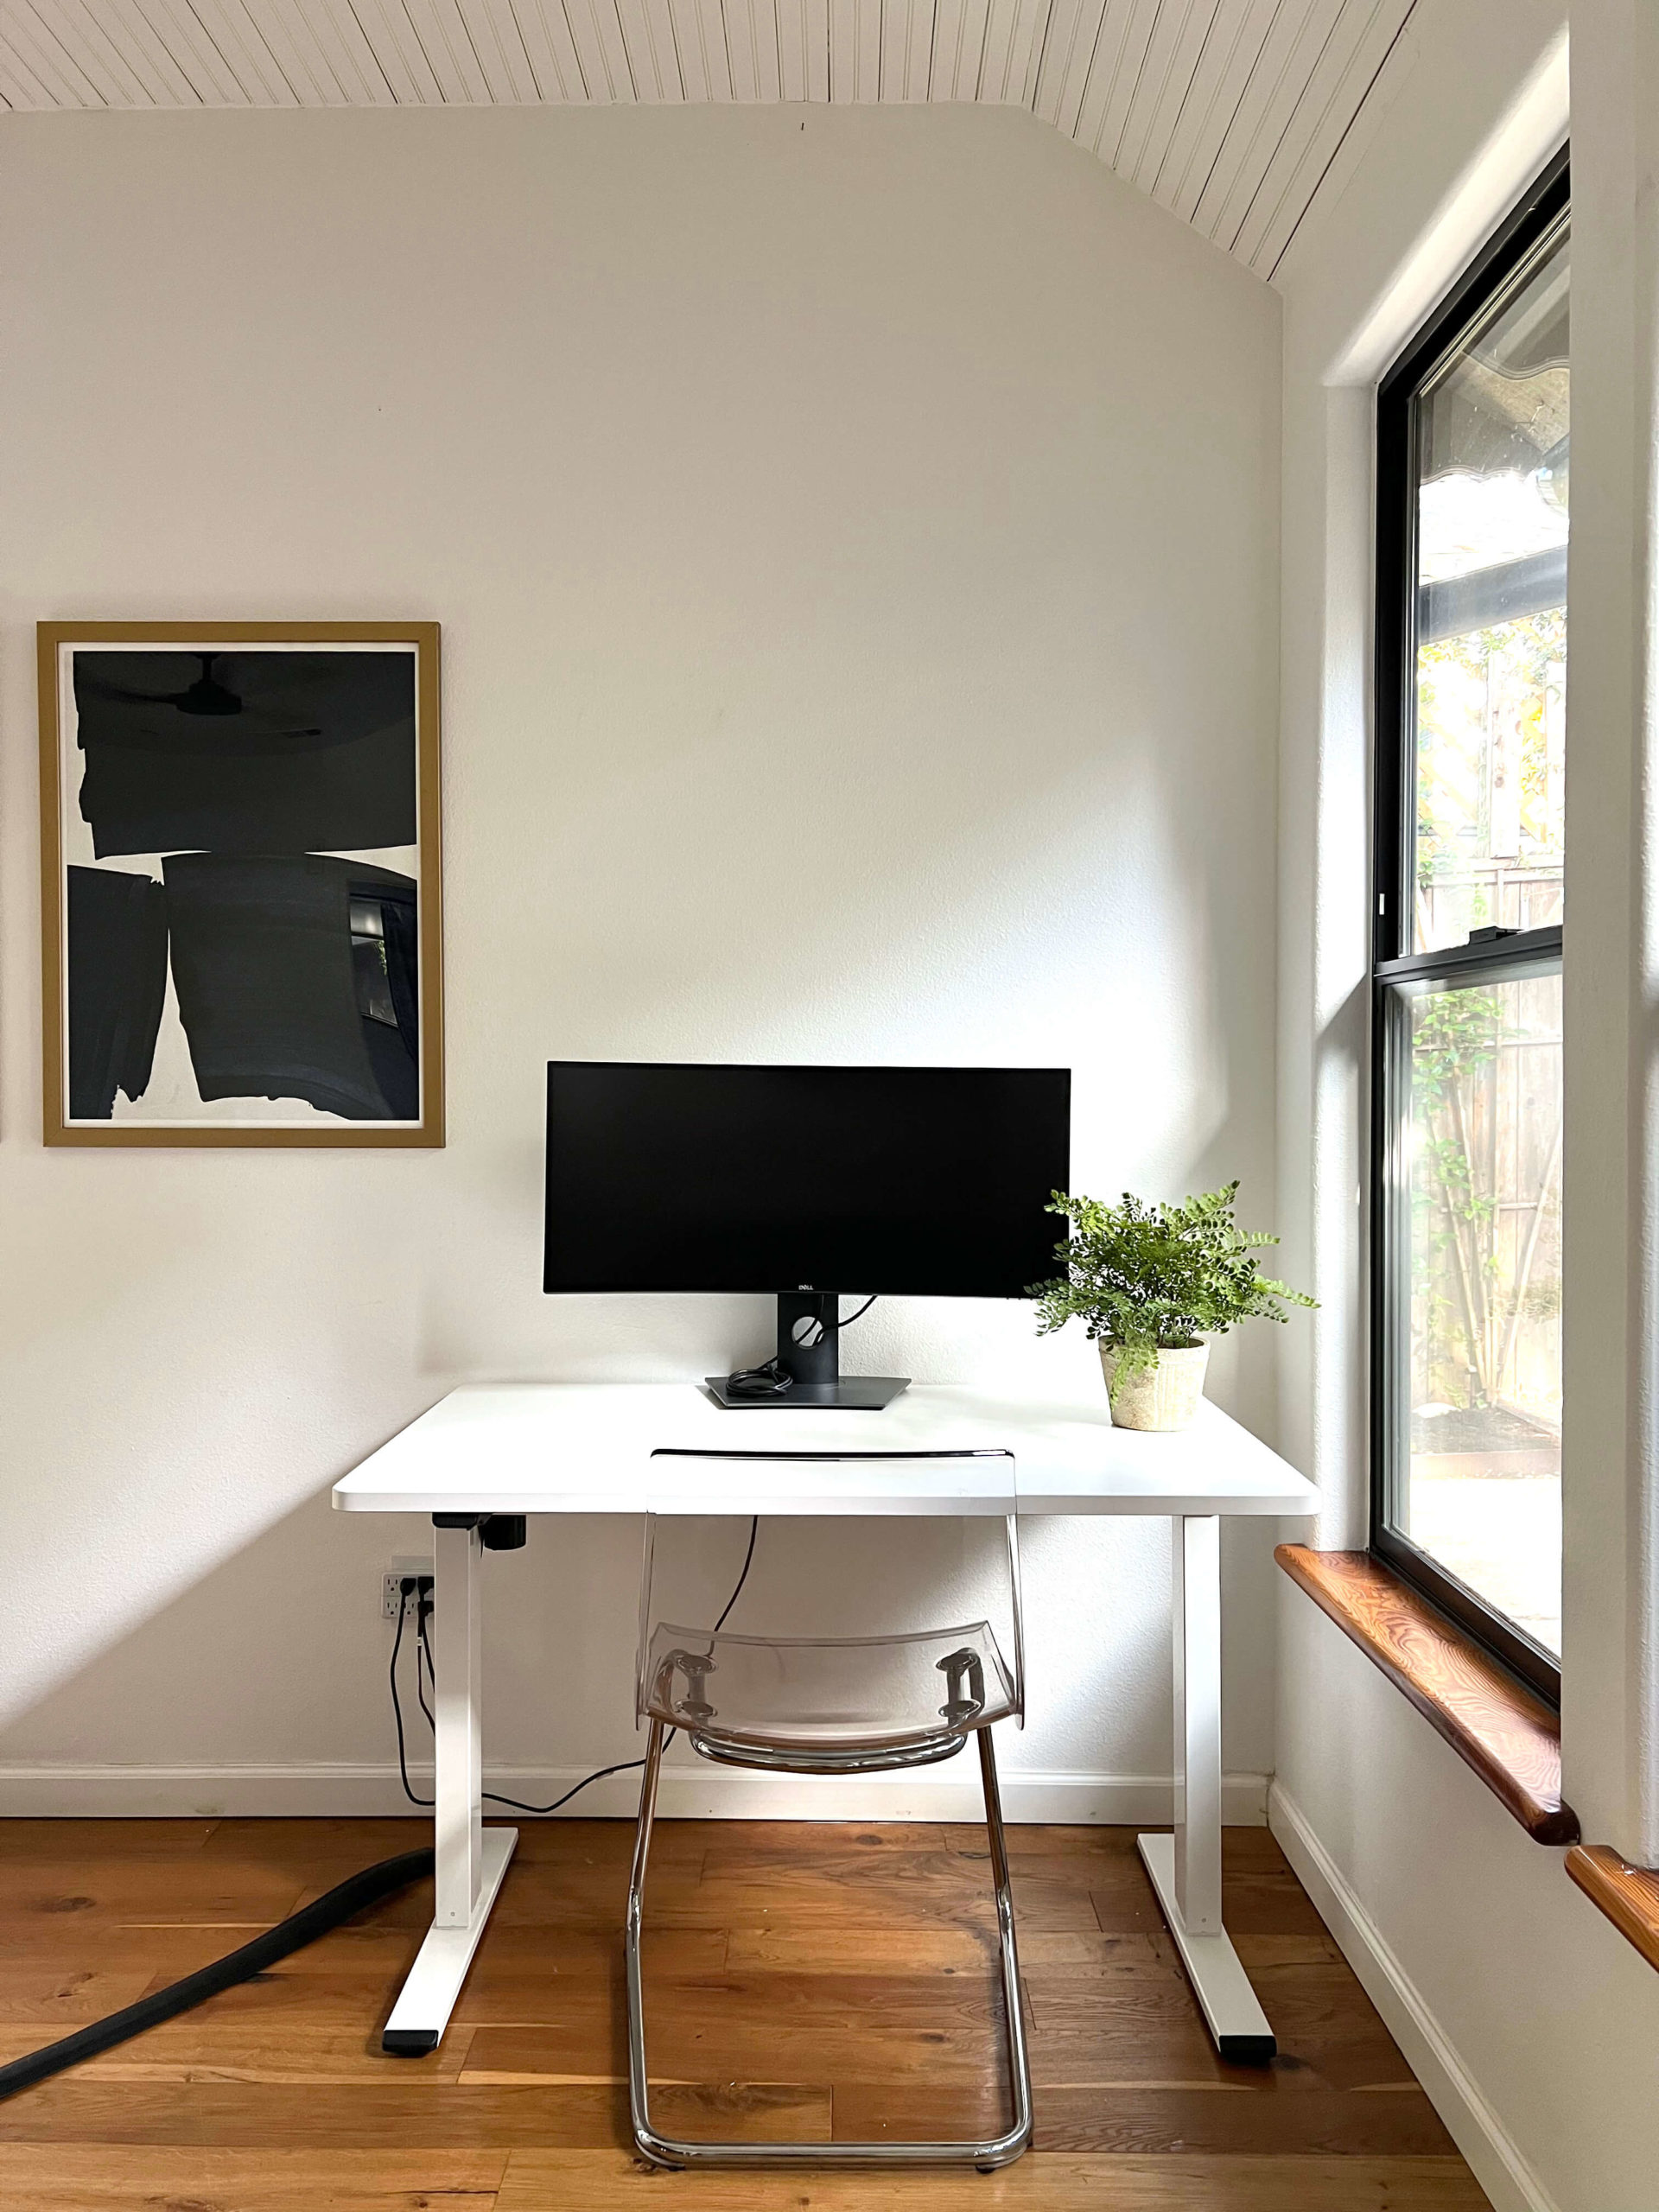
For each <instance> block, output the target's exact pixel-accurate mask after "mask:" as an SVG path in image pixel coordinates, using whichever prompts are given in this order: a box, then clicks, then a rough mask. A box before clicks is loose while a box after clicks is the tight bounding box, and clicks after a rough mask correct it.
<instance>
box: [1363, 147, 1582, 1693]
mask: <svg viewBox="0 0 1659 2212" xmlns="http://www.w3.org/2000/svg"><path fill="white" fill-rule="evenodd" d="M1570 184H1571V179H1570V174H1569V169H1568V162H1567V149H1566V148H1563V149H1562V150H1561V151H1560V154H1558V155H1557V156H1555V158H1554V160H1553V161H1552V162H1550V163H1549V164H1548V167H1547V168H1545V169H1544V171H1543V172H1542V174H1541V175H1540V176H1539V177H1538V178H1537V179H1536V181H1535V183H1534V184H1533V186H1532V188H1531V189H1530V190H1529V192H1528V193H1526V194H1525V195H1524V196H1523V197H1522V200H1521V201H1520V203H1519V205H1518V206H1517V207H1516V208H1515V209H1514V211H1513V212H1512V213H1511V214H1510V217H1509V218H1508V219H1507V220H1506V221H1505V222H1504V223H1503V226H1501V227H1500V228H1499V229H1498V231H1497V232H1496V233H1495V234H1494V235H1493V237H1492V238H1491V239H1490V240H1489V241H1488V243H1487V245H1486V246H1485V247H1484V250H1483V251H1482V252H1481V253H1480V254H1479V255H1478V257H1476V259H1475V260H1474V261H1473V262H1472V263H1471V265H1470V267H1469V268H1468V269H1467V270H1465V273H1464V275H1463V276H1462V277H1460V278H1459V282H1458V283H1457V284H1456V285H1455V286H1454V287H1453V288H1452V290H1451V291H1450V292H1449V293H1448V294H1447V295H1446V297H1445V299H1444V300H1442V302H1440V306H1439V307H1438V308H1436V309H1435V310H1434V312H1433V315H1431V316H1430V317H1429V319H1428V321H1427V322H1426V323H1425V324H1424V325H1423V327H1422V328H1421V330H1420V331H1419V333H1418V334H1417V336H1416V337H1415V338H1414V339H1413V340H1412V342H1411V344H1410V345H1409V346H1408V347H1407V349H1406V351H1405V352H1404V353H1402V355H1401V356H1400V358H1399V359H1398V360H1397V361H1396V362H1395V365H1394V366H1393V367H1392V368H1391V369H1390V370H1389V372H1388V374H1387V375H1386V376H1385V377H1384V378H1383V381H1382V383H1381V384H1380V385H1379V386H1378V387H1377V398H1376V629H1375V633H1374V635H1375V646H1374V652H1375V664H1374V674H1375V715H1376V720H1375V731H1376V736H1375V746H1374V768H1375V791H1374V794H1373V812H1372V854H1373V864H1372V886H1371V890H1372V901H1371V913H1372V917H1373V919H1372V954H1371V1174H1370V1227H1371V1236H1370V1294H1371V1295H1370V1309H1371V1310H1370V1355H1371V1361H1370V1422H1371V1438H1370V1442H1371V1496H1370V1548H1371V1550H1372V1552H1373V1553H1374V1554H1376V1557H1378V1558H1379V1559H1380V1560H1383V1562H1384V1563H1385V1564H1386V1565H1387V1566H1388V1567H1390V1568H1391V1569H1392V1570H1393V1571H1394V1572H1395V1573H1396V1574H1398V1575H1400V1576H1401V1577H1402V1579H1403V1580H1406V1581H1408V1582H1409V1583H1411V1584H1412V1585H1413V1586H1414V1587H1415V1588H1416V1589H1417V1590H1419V1591H1420V1592H1421V1593H1422V1594H1423V1596H1425V1597H1426V1598H1427V1599H1429V1601H1430V1602H1431V1603H1432V1604H1433V1605H1436V1606H1438V1607H1439V1608H1440V1611H1442V1612H1444V1613H1446V1615H1448V1616H1449V1617H1450V1618H1451V1619H1452V1621H1453V1622H1455V1623H1456V1624H1457V1625H1458V1626H1459V1627H1460V1628H1462V1629H1463V1630H1465V1632H1466V1633H1467V1634H1468V1635H1470V1636H1471V1637H1473V1638H1474V1639H1475V1640H1476V1641H1477V1642H1478V1643H1481V1644H1482V1645H1484V1647H1485V1649H1487V1650H1488V1651H1490V1652H1491V1654H1492V1656H1494V1657H1495V1658H1497V1660H1498V1661H1499V1662H1501V1663H1502V1664H1503V1666H1505V1667H1506V1668H1508V1669H1510V1672H1511V1673H1512V1674H1514V1675H1517V1676H1519V1678H1520V1679H1521V1680H1522V1681H1524V1682H1525V1683H1527V1685H1528V1686H1529V1688H1532V1689H1533V1690H1535V1692H1537V1693H1538V1694H1539V1695H1541V1697H1543V1698H1544V1699H1545V1700H1547V1701H1548V1703H1549V1704H1551V1705H1553V1706H1554V1707H1559V1706H1560V1692H1561V1682H1560V1667H1559V1665H1558V1663H1557V1662H1556V1661H1555V1659H1554V1656H1553V1655H1552V1654H1551V1653H1549V1652H1548V1651H1546V1650H1544V1649H1542V1647H1541V1645H1539V1644H1537V1643H1534V1642H1533V1640H1532V1639H1531V1637H1529V1636H1527V1635H1525V1634H1524V1633H1523V1632H1522V1630H1520V1629H1518V1628H1517V1627H1516V1625H1515V1624H1514V1623H1513V1622H1511V1621H1510V1620H1508V1619H1506V1618H1505V1617H1504V1616H1503V1614H1502V1613H1500V1612H1498V1611H1497V1610H1496V1609H1495V1608H1494V1607H1493V1606H1491V1605H1488V1604H1487V1603H1486V1602H1485V1601H1484V1599H1482V1598H1480V1597H1478V1595H1477V1594H1476V1592H1474V1591H1472V1590H1471V1589H1470V1588H1468V1587H1467V1586H1466V1585H1465V1584H1464V1583H1462V1582H1459V1581H1458V1580H1456V1579H1455V1577H1453V1576H1452V1575H1450V1574H1448V1573H1446V1570H1445V1569H1444V1568H1443V1567H1440V1565H1439V1563H1438V1562H1437V1561H1436V1560H1433V1558H1432V1557H1431V1556H1430V1555H1429V1554H1428V1553H1427V1552H1425V1551H1422V1550H1420V1549H1419V1548H1418V1547H1417V1546H1416V1545H1414V1544H1413V1543H1412V1542H1411V1541H1409V1540H1408V1538H1406V1537H1404V1536H1402V1535H1401V1534H1400V1533H1399V1531H1398V1529H1395V1528H1394V1527H1393V1526H1392V1525H1391V1523H1392V1521H1393V1519H1394V1518H1395V1515H1394V1510H1393V1508H1394V1503H1395V1497H1396V1495H1397V1485H1398V1483H1399V1481H1400V1478H1401V1476H1402V1472H1403V1470H1404V1464H1405V1462H1404V1455H1403V1454H1402V1452H1401V1451H1400V1449H1399V1445H1400V1438H1399V1436H1398V1433H1397V1431H1398V1414H1397V1408H1398V1391H1397V1384H1396V1383H1395V1378H1396V1377H1397V1376H1398V1375H1399V1374H1400V1372H1401V1370H1400V1368H1399V1365H1398V1360H1399V1358H1400V1357H1402V1347H1403V1346H1408V1344H1409V1326H1410V1324H1409V1316H1408V1312H1407V1311H1406V1310H1405V1309H1406V1307H1407V1305H1408V1299H1409V1282H1410V1267H1409V1245H1408V1239H1409V1235H1410V1217H1409V1208H1408V1204H1406V1203H1405V1202H1404V1192H1405V1187H1406V1186H1405V1177H1404V1173H1403V1163H1402V1157H1401V1148H1400V1143H1399V1136H1400V1132H1401V1130H1402V1128H1403V1127H1404V1125H1405V1116H1404V1106H1405V1101H1406V1091H1407V1086H1408V1083H1409V1077H1410V1052H1409V1046H1408V1039H1407V1038H1406V1037H1405V1035H1404V1033H1403V1032H1404V1026H1405V1025H1404V1015H1405V1010H1406V1009H1405V1001H1404V997H1403V995H1402V994H1401V993H1400V992H1399V991H1398V990H1397V989H1395V988H1394V987H1395V986H1397V985H1399V984H1402V983H1409V982H1439V981H1445V982H1451V981H1453V980H1456V981H1459V982H1476V981H1477V980H1478V981H1479V982H1493V983H1496V982H1510V981H1513V980H1515V979H1516V978H1517V977H1520V976H1541V975H1548V974H1549V973H1551V972H1552V971H1554V972H1559V971H1560V964H1561V942H1562V938H1561V930H1560V926H1559V925H1557V926H1555V927H1554V928H1550V929H1541V930H1524V931H1510V932H1508V933H1506V934H1503V935H1498V934H1493V935H1491V936H1490V937H1487V938H1478V939H1473V940H1471V941H1470V942H1469V943H1467V944H1461V945H1451V946H1448V947H1446V948H1445V949H1444V950H1439V951H1434V952H1421V953H1420V952H1415V951H1414V950H1412V934H1411V932H1412V917H1413V912H1414V905H1413V895H1412V894H1413V882H1412V873H1413V866H1414V853H1413V842H1414V828H1415V818H1416V728H1415V719H1416V718H1415V707H1416V663H1417V605H1418V587H1417V557H1416V555H1417V544H1416V537H1417V531H1416V522H1417V517H1416V497H1415V493H1416V485H1415V471H1414V454H1415V446H1416V422H1417V400H1418V394H1419V392H1420V391H1421V387H1422V386H1423V385H1424V384H1425V383H1426V382H1427V380H1428V378H1430V376H1431V375H1432V374H1433V371H1434V370H1435V369H1436V368H1437V367H1438V366H1439V365H1440V363H1441V362H1442V361H1443V360H1444V359H1445V358H1446V355H1447V353H1449V352H1450V351H1451V350H1452V347H1453V346H1455V345H1457V344H1458V342H1459V340H1461V338H1462V337H1463V335H1464V334H1465V331H1466V330H1467V328H1468V326H1469V324H1470V323H1471V321H1473V320H1474V319H1475V318H1476V317H1477V316H1478V315H1479V314H1480V313H1481V312H1482V310H1483V309H1484V308H1485V307H1486V306H1487V304H1488V303H1489V302H1491V300H1492V299H1493V298H1495V297H1496V296H1497V294H1498V293H1500V292H1501V291H1502V290H1503V288H1504V287H1505V286H1506V285H1507V284H1508V283H1510V280H1511V279H1512V278H1513V277H1514V276H1515V274H1516V271H1517V270H1519V269H1520V268H1522V265H1523V264H1525V263H1526V262H1527V261H1528V260H1529V258H1530V257H1531V256H1532V255H1533V254H1534V253H1535V251H1536V249H1537V248H1538V246H1539V245H1540V244H1541V242H1542V241H1543V240H1544V239H1545V238H1548V236H1549V235H1550V233H1551V232H1554V230H1555V229H1556V228H1557V226H1559V225H1560V222H1561V220H1562V219H1563V217H1564V216H1567V215H1568V214H1569V210H1570V206H1571V191H1570ZM1569 620H1570V617H1569Z"/></svg>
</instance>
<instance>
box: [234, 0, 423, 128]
mask: <svg viewBox="0 0 1659 2212" xmlns="http://www.w3.org/2000/svg"><path fill="white" fill-rule="evenodd" d="M243 4H244V5H245V7H246V8H247V10H248V12H249V14H250V15H251V16H252V17H253V19H254V21H255V22H257V24H258V26H259V31H260V35H261V36H262V37H263V38H264V41H265V44H266V45H267V46H268V47H269V48H270V50H271V52H272V54H275V55H276V57H277V60H278V61H279V62H280V63H281V65H282V69H283V75H284V76H285V77H286V78H287V79H288V81H289V84H290V85H292V86H293V87H294V90H295V92H296V93H299V94H300V101H301V105H302V106H308V105H310V102H309V100H308V99H307V98H306V96H305V95H304V94H303V93H302V92H300V86H301V83H302V79H301V78H300V76H299V75H298V74H297V69H298V66H299V61H300V58H301V56H303V57H304V58H305V67H306V72H307V73H308V74H315V73H316V72H317V71H318V70H320V69H321V68H325V67H326V68H327V70H328V72H329V73H330V74H331V75H332V76H333V78H334V82H335V83H336V84H337V85H338V86H340V89H341V92H342V93H343V95H344V97H345V99H346V100H348V101H349V102H350V103H351V105H353V107H396V106H397V105H398V104H399V103H400V102H402V101H408V102H409V103H410V104H411V105H414V104H416V103H418V101H419V99H420V97H421V95H420V94H419V93H418V92H416V89H415V83H414V79H412V78H411V77H410V73H409V71H408V67H407V66H406V65H405V64H404V60H403V57H402V54H401V52H400V50H399V49H398V48H397V44H396V42H395V41H393V40H392V38H391V35H390V34H389V33H386V32H385V30H384V29H383V31H382V34H381V41H380V45H379V46H378V47H376V46H375V45H373V44H372V43H371V41H370V39H369V35H368V32H367V30H366V29H365V24H364V20H363V18H362V17H360V16H359V14H358V12H357V7H356V6H355V5H353V0H277V4H274V5H272V6H271V7H270V8H268V9H267V10H264V12H263V13H262V12H261V11H260V10H259V8H258V6H257V0H243ZM370 20H372V18H371V19H370ZM405 21H407V18H405ZM278 25H280V26H282V27H283V29H289V28H290V27H291V29H292V36H291V37H290V38H289V40H288V41H287V42H286V45H284V44H283V43H279V41H278V38H277V35H276V27H277V26H278Z"/></svg>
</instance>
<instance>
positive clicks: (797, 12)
mask: <svg viewBox="0 0 1659 2212" xmlns="http://www.w3.org/2000/svg"><path fill="white" fill-rule="evenodd" d="M773 5H774V11H775V16H776V20H777V24H778V97H779V99H785V100H804V99H805V98H806V26H805V23H804V21H803V20H802V18H803V15H804V7H805V0H773Z"/></svg>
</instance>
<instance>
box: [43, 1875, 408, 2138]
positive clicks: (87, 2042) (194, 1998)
mask: <svg viewBox="0 0 1659 2212" xmlns="http://www.w3.org/2000/svg"><path fill="white" fill-rule="evenodd" d="M430 1872H432V1853H431V1850H430V1848H427V1849H425V1850H423V1851H404V1852H400V1853H398V1854H397V1858H395V1859H381V1861H380V1862H379V1864H378V1866H365V1868H364V1869H363V1871H362V1872H361V1873H359V1874H350V1875H348V1876H347V1877H346V1879H345V1880H344V1881H343V1882H340V1883H337V1884H336V1885H335V1886H334V1888H333V1889H332V1890H329V1891H327V1892H326V1893H325V1894H324V1895H323V1896H321V1897H318V1898H316V1899H315V1902H314V1903H312V1904H308V1905H306V1906H304V1907H303V1908H302V1910H300V1911H298V1912H295V1913H290V1914H289V1916H288V1918H287V1919H286V1920H279V1921H278V1922H277V1925H276V1926H275V1927H274V1928H268V1929H266V1930H265V1932H264V1935H263V1936H255V1937H254V1939H253V1941H252V1942H251V1943H244V1944H243V1945H242V1946H241V1948H240V1949H238V1950H235V1951H232V1952H229V1953H228V1954H227V1955H226V1956H225V1957H224V1958H222V1959H215V1960H214V1961H213V1964H212V1965H211V1966H206V1967H198V1968H197V1969H196V1971H195V1973H194V1974H186V1975H185V1977H184V1979H183V1980H182V1981H175V1982H172V1983H170V1984H169V1985H168V1987H167V1988H165V1989H157V1990H155V1991H153V1992H152V1993H150V1995H149V1996H148V1997H141V1998H140V1999H138V2001H137V2004H135V2005H124V2007H123V2008H122V2010H121V2011H120V2012H111V2014H110V2015H109V2017H108V2018H107V2019H103V2020H93V2021H92V2022H91V2023H90V2024H88V2025H87V2026H86V2027H84V2028H77V2029H76V2030H75V2031H74V2032H73V2035H67V2036H64V2037H60V2040H59V2041H58V2042H56V2043H49V2044H47V2045H46V2047H45V2049H44V2050H31V2051H30V2052H29V2053H28V2055H27V2056H25V2057H22V2058H14V2059H13V2060H12V2061H11V2063H10V2065H8V2066H0V2097H10V2096H15V2095H16V2093H17V2091H18V2090H19V2089H29V2088H33V2087H34V2085H35V2082H44V2081H45V2080H46V2079H47V2078H48V2075H53V2074H60V2073H62V2071H63V2069H64V2068H65V2067H66V2066H75V2065H78V2064H79V2062H80V2061H81V2060H82V2059H83V2058H95V2057H96V2056H98V2054H99V2051H101V2050H110V2049H111V2048H112V2046H113V2045H115V2044H118V2043H125V2042H126V2041H127V2039H128V2037H130V2036H136V2035H140V2034H142V2033H143V2031H144V2030H145V2029H146V2028H153V2027H156V2026H157V2025H158V2024H160V2023H161V2022H162V2020H170V2019H173V2018H175V2016H176V2015H177V2014H179V2013H180V2012H188V2011H189V2010H190V2008H191V2006H192V2005H200V2003H201V2002H202V2000H203V1999H205V1998H208V1997H217V1996H218V1995H219V1992H220V1991H221V1990H225V1989H233V1988H234V1987H235V1986H236V1984H237V1983H238V1981H247V1980H251V1977H252V1976H253V1975H255V1974H263V1973H264V1970H265V1968H266V1967H270V1966H274V1965H275V1964H276V1962H277V1960H278V1959H285V1958H286V1957H287V1956H288V1955H289V1952H290V1951H297V1950H298V1949H299V1948H301V1946H302V1944H306V1943H314V1942H315V1941H316V1939H317V1937H318V1936H326V1935H327V1933H328V1931H329V1930H330V1929H334V1928H338V1927H340V1924H341V1923H342V1922H344V1921H347V1920H349V1919H351V1917H352V1916H353V1914H354V1913H359V1912H361V1911H362V1910H363V1909H364V1907H365V1905H371V1904H378V1902H379V1901H380V1899H381V1898H382V1897H390V1896H391V1893H392V1891H394V1890H401V1889H406V1888H407V1887H408V1885H410V1883H411V1882H418V1881H420V1880H421V1879H422V1878H423V1876H425V1875H427V1874H429V1873H430Z"/></svg>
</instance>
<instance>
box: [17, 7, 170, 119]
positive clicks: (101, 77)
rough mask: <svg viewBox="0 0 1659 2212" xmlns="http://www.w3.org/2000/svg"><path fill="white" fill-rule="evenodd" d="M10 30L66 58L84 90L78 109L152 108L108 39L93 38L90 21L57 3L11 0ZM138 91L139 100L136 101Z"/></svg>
mask: <svg viewBox="0 0 1659 2212" xmlns="http://www.w3.org/2000/svg"><path fill="white" fill-rule="evenodd" d="M0 22H3V24H4V25H5V26H6V28H7V29H13V28H16V29H23V30H25V31H27V32H32V33H33V35H34V38H35V41H38V42H39V43H40V44H41V46H42V47H43V48H44V50H45V51H46V53H48V54H51V53H54V52H55V53H57V54H61V55H62V57H63V63H64V67H65V70H66V72H67V73H69V75H70V77H71V79H72V80H73V81H74V82H76V83H77V85H78V86H79V87H80V90H79V92H78V97H77V99H76V100H75V105H76V106H78V107H127V106H129V105H136V106H138V107H148V106H149V100H148V99H145V98H144V97H143V93H142V89H141V88H140V87H139V85H138V80H137V78H136V77H135V76H134V75H133V73H132V72H131V70H130V69H129V68H127V67H125V65H124V63H123V62H122V60H121V58H120V56H119V54H117V53H116V51H115V49H114V48H112V47H111V45H110V43H109V41H108V40H107V39H98V38H96V37H93V38H91V39H89V38H88V37H87V35H86V20H85V18H84V17H83V16H74V15H73V14H72V13H71V12H70V11H69V10H67V9H65V8H60V7H58V6H56V5H54V0H8V4H7V6H6V8H5V9H4V10H3V13H0ZM134 92H139V98H138V99H137V100H136V101H135V100H134V99H133V97H132V95H133V93H134Z"/></svg>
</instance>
